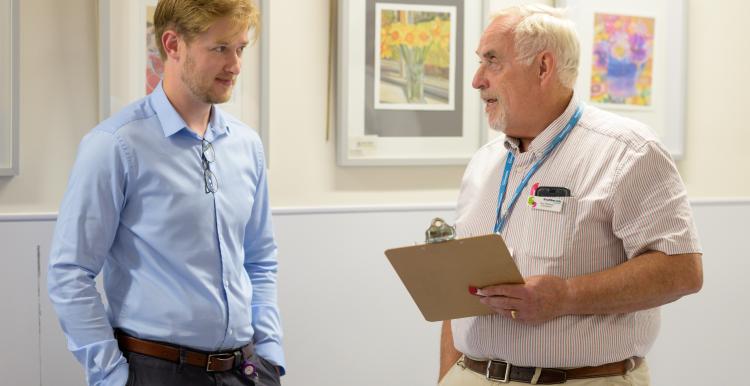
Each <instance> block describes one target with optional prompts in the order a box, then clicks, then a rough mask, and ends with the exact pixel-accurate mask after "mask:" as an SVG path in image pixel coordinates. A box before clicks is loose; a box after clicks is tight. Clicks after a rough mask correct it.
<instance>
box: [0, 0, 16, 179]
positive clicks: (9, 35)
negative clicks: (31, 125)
mask: <svg viewBox="0 0 750 386" xmlns="http://www.w3.org/2000/svg"><path fill="white" fill-rule="evenodd" d="M18 146H19V144H18V1H17V0H0V176H15V175H18V172H19V168H18Z"/></svg>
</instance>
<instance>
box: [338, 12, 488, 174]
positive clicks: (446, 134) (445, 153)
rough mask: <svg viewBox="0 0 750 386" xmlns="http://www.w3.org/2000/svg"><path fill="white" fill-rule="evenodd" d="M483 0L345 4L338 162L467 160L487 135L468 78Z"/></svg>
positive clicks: (341, 18)
mask: <svg viewBox="0 0 750 386" xmlns="http://www.w3.org/2000/svg"><path fill="white" fill-rule="evenodd" d="M482 10H483V1H476V0H401V1H384V0H358V1H343V0H342V1H339V14H338V18H339V20H338V23H339V24H338V26H339V28H338V31H339V32H338V62H337V68H338V70H337V82H338V95H337V111H338V115H337V126H338V127H337V130H338V146H337V148H338V162H339V164H340V165H344V166H364V165H459V164H465V163H466V162H467V161H468V160H469V158H470V157H471V155H472V154H473V153H474V152H475V151H476V150H477V149H478V148H479V146H480V145H481V144H482V143H483V142H484V141H485V140H486V130H485V129H484V126H483V125H482V123H481V104H480V102H481V101H480V98H479V95H478V93H477V91H476V90H473V89H472V87H471V80H472V77H473V75H474V71H475V70H476V66H477V61H476V60H474V57H475V56H476V55H475V53H474V50H475V49H476V47H477V43H478V40H479V36H480V34H481V29H482Z"/></svg>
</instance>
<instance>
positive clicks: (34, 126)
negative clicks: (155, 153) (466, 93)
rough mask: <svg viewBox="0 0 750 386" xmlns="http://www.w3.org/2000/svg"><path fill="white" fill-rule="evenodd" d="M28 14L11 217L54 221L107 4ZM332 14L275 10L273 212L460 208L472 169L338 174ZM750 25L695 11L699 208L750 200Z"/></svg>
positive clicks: (690, 129)
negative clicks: (704, 201) (748, 123)
mask: <svg viewBox="0 0 750 386" xmlns="http://www.w3.org/2000/svg"><path fill="white" fill-rule="evenodd" d="M112 1H115V0H112ZM519 1H521V0H514V1H510V2H519ZM19 3H20V14H21V20H20V29H21V33H20V36H21V49H20V51H21V52H20V55H21V58H20V62H21V71H20V94H21V95H20V99H21V101H20V102H21V116H20V121H21V128H20V132H21V149H20V151H21V175H20V176H17V177H13V178H0V213H39V212H54V211H57V208H58V205H59V202H60V199H61V198H62V194H63V192H64V190H65V183H66V180H67V176H68V173H69V170H70V167H71V165H72V163H73V158H74V156H75V150H76V147H77V144H78V142H79V140H80V138H81V137H82V136H83V135H84V133H86V132H87V131H89V130H90V129H91V128H92V127H93V126H94V125H95V124H96V122H97V103H98V102H97V55H96V49H95V47H96V39H97V26H96V17H95V16H96V9H95V8H96V6H95V4H96V1H95V0H65V1H59V0H20V1H19ZM493 3H495V6H499V4H501V3H505V2H504V1H499V0H493ZM328 7H329V0H306V1H299V0H297V1H291V0H273V1H272V2H271V5H270V10H269V12H270V13H271V16H270V18H271V20H270V23H269V26H268V27H269V30H268V33H270V46H271V48H270V59H269V60H270V63H271V69H270V85H271V86H270V88H271V90H270V99H269V101H268V102H269V104H270V121H271V127H270V130H271V140H270V147H271V151H270V154H271V160H270V161H271V171H270V187H271V202H272V203H273V205H275V206H316V205H342V204H345V205H370V204H389V203H392V204H401V203H404V204H418V203H440V202H452V201H454V200H455V198H456V194H457V187H458V185H459V181H460V178H461V174H462V172H463V170H462V168H461V167H374V168H362V167H350V168H341V167H338V166H336V164H335V148H334V147H335V146H334V141H333V140H330V141H326V140H325V118H326V115H325V99H326V98H325V95H326V90H327V87H326V74H327V71H326V70H327V63H328V58H327V55H328V25H329V14H328ZM290 9H293V10H294V11H293V12H289V10H290ZM747 15H750V2H747V1H743V0H722V1H721V2H710V1H702V0H688V42H689V43H688V65H687V68H688V80H687V82H688V84H687V89H688V95H687V108H686V111H687V117H686V118H687V137H686V146H687V148H686V156H685V158H684V159H683V160H682V161H680V162H679V163H678V164H679V167H680V171H681V172H682V175H683V177H684V178H685V180H686V184H687V187H688V191H689V193H690V195H691V197H694V198H695V197H721V196H729V197H748V196H750V179H749V178H737V173H738V170H739V171H742V170H744V168H745V167H746V165H748V164H749V163H750V152H747V151H745V145H746V144H747V143H750V130H747V129H746V127H745V120H746V119H745V114H744V113H746V111H747V109H748V107H750V106H749V105H748V99H747V98H746V97H745V90H748V89H750V78H748V77H747V76H742V73H741V71H740V70H738V68H740V67H741V64H742V63H748V62H750V49H748V48H750V47H749V46H748V43H747V39H746V38H745V35H746V33H745V32H744V29H743V28H744V26H745V25H746V20H745V19H746V17H747ZM332 134H333V133H332ZM331 138H334V136H333V135H332V136H331ZM302 167H304V172H301V169H302ZM301 188H304V191H305V194H300V193H299V192H300V190H301Z"/></svg>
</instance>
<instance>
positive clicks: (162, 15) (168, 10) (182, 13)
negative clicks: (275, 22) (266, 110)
mask: <svg viewBox="0 0 750 386" xmlns="http://www.w3.org/2000/svg"><path fill="white" fill-rule="evenodd" d="M227 16H229V17H230V18H231V20H232V23H233V24H234V25H235V26H236V27H237V28H238V29H239V28H242V29H248V30H249V29H250V28H252V29H253V30H254V31H255V35H256V36H257V31H258V30H259V28H258V27H259V24H260V13H259V11H258V7H256V6H255V5H254V4H253V2H252V1H251V0H159V3H158V4H157V5H156V11H155V12H154V32H155V35H156V41H157V46H158V47H159V53H160V54H161V58H162V60H164V59H166V57H167V53H166V51H164V46H163V45H162V42H161V37H162V35H163V34H164V31H167V30H173V31H175V32H176V33H177V34H179V35H181V36H182V38H183V39H185V41H186V42H188V43H190V42H192V41H193V39H195V37H196V36H198V35H199V34H201V33H203V32H206V30H208V29H209V28H210V27H211V25H212V24H213V23H214V22H215V21H216V20H218V19H221V18H223V17H227Z"/></svg>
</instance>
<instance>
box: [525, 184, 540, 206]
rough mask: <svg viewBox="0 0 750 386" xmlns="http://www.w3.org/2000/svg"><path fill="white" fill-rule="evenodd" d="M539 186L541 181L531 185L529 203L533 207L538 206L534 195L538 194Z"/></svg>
mask: <svg viewBox="0 0 750 386" xmlns="http://www.w3.org/2000/svg"><path fill="white" fill-rule="evenodd" d="M537 188H539V183H538V182H537V183H535V184H534V185H531V191H529V201H528V204H529V206H530V207H532V208H536V201H534V195H536V190H537Z"/></svg>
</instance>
